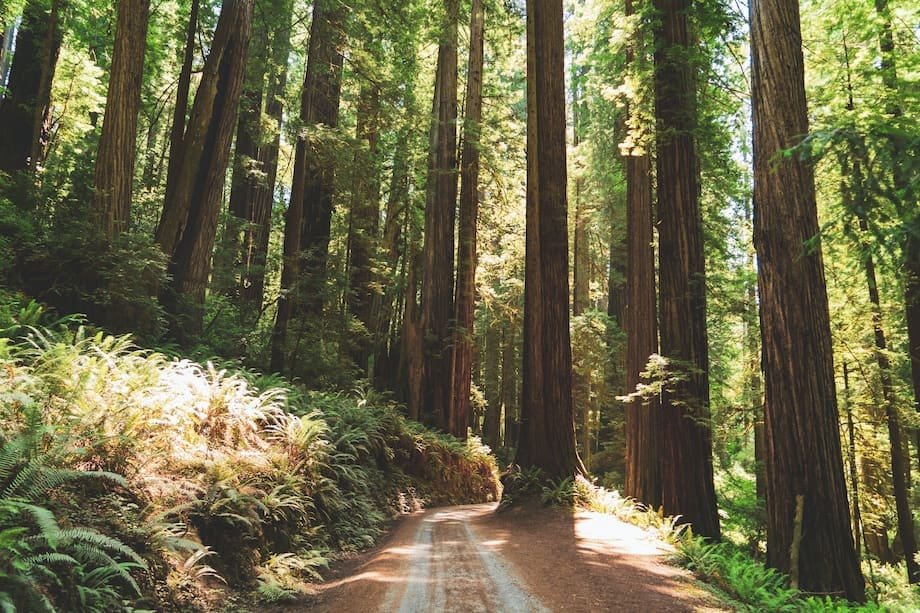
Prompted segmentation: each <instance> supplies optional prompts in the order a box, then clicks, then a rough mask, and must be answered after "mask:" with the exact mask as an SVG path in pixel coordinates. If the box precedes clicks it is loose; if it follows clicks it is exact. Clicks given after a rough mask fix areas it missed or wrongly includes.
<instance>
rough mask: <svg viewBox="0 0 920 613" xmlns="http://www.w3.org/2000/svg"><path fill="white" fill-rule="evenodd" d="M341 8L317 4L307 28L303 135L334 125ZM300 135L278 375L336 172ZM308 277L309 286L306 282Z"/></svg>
mask: <svg viewBox="0 0 920 613" xmlns="http://www.w3.org/2000/svg"><path fill="white" fill-rule="evenodd" d="M343 19H344V7H343V6H342V5H341V3H339V2H337V1H335V0H315V2H314V4H313V23H312V24H311V26H310V48H309V51H308V54H307V70H306V73H305V75H304V82H303V89H302V90H301V98H300V121H301V124H302V126H303V128H304V129H309V128H310V127H311V126H315V125H318V124H321V125H326V126H330V127H334V126H335V125H337V123H338V110H339V97H340V88H341V73H342V60H343V56H342V51H343V50H342V46H343V45H344V35H343V30H342V27H341V26H342V21H343ZM307 137H308V135H307V134H306V133H305V132H301V134H300V137H299V138H298V139H297V147H296V150H295V154H294V179H293V183H292V185H291V200H290V204H289V205H288V209H287V213H286V214H285V226H284V263H283V267H282V271H281V296H280V297H279V298H278V313H277V315H276V317H275V327H274V331H273V333H272V341H271V369H272V370H273V371H275V372H282V371H283V370H284V369H285V368H286V367H287V366H289V364H287V362H288V360H287V333H288V324H289V323H290V320H291V317H292V315H293V313H294V311H295V306H298V305H299V306H300V308H303V305H302V304H299V303H302V302H303V298H305V297H306V293H307V292H314V293H315V292H318V291H319V290H320V289H321V287H319V284H318V283H317V282H316V281H317V279H316V277H317V275H319V274H321V272H322V270H324V269H325V262H326V259H325V254H326V252H327V250H328V246H329V229H330V223H331V221H332V195H333V192H332V190H333V180H334V166H333V165H331V160H317V159H316V156H315V155H313V153H311V147H309V146H308V142H307ZM305 276H308V277H310V279H309V281H310V282H309V283H307V282H305V280H304V277H305ZM309 299H310V301H311V308H309V309H308V311H309V312H311V313H313V314H316V313H315V311H316V305H317V303H318V304H319V306H320V307H321V306H322V299H321V297H320V296H318V295H311V296H309Z"/></svg>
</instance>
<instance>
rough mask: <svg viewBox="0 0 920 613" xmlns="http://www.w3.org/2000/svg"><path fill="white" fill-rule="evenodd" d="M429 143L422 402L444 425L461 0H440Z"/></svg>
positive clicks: (447, 406) (447, 407) (447, 392)
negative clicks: (441, 16)
mask: <svg viewBox="0 0 920 613" xmlns="http://www.w3.org/2000/svg"><path fill="white" fill-rule="evenodd" d="M444 9H445V12H444V17H443V22H442V26H441V32H440V36H441V38H440V44H439V46H438V67H437V71H436V76H435V79H436V83H435V94H434V103H433V105H432V126H431V133H430V135H431V140H430V143H429V146H430V150H429V165H428V186H427V190H428V198H427V201H426V205H425V243H424V247H423V254H424V256H423V257H424V263H423V266H422V269H423V270H422V273H423V276H422V304H421V325H422V343H423V351H424V355H425V360H424V363H423V368H424V372H423V384H422V389H423V394H424V396H423V400H422V403H423V407H424V409H425V410H426V411H428V412H429V414H430V417H431V418H432V419H433V421H434V423H436V424H438V425H439V426H441V427H442V428H444V429H447V427H448V412H449V411H450V404H451V398H450V394H451V385H450V381H451V373H450V366H451V359H450V356H451V349H450V346H449V343H450V339H451V334H450V320H451V318H452V317H453V315H454V306H453V298H454V229H455V226H456V208H457V29H458V28H457V21H458V13H459V10H460V2H459V0H444Z"/></svg>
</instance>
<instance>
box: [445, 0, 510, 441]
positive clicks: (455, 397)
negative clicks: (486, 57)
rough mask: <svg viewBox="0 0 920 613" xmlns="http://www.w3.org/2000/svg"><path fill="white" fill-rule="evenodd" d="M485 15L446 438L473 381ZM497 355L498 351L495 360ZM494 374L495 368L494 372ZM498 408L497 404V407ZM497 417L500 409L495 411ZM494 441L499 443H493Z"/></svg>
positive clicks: (462, 426) (473, 17)
mask: <svg viewBox="0 0 920 613" xmlns="http://www.w3.org/2000/svg"><path fill="white" fill-rule="evenodd" d="M484 27H485V9H484V8H483V5H482V0H473V5H472V12H471V14H470V59H469V70H468V72H467V84H466V117H465V120H464V127H463V154H462V156H461V168H460V230H459V247H458V250H457V291H456V300H455V315H454V340H453V343H452V347H451V349H452V352H453V355H452V361H453V364H452V366H451V373H450V374H451V391H450V403H451V404H450V413H449V418H448V432H450V433H451V434H453V435H454V436H456V437H458V438H461V439H465V438H466V435H467V427H468V426H469V422H470V414H471V409H470V388H471V385H472V376H473V313H474V309H475V306H476V262H477V258H476V229H477V228H476V226H477V222H478V219H479V133H480V129H479V128H480V123H481V121H482V69H483V67H482V63H483V48H484V41H483V30H484ZM497 353H498V350H497V349H496V355H497ZM496 370H497V368H496ZM496 404H497V403H496ZM495 410H496V411H498V407H497V406H496V407H495ZM496 439H497V437H496Z"/></svg>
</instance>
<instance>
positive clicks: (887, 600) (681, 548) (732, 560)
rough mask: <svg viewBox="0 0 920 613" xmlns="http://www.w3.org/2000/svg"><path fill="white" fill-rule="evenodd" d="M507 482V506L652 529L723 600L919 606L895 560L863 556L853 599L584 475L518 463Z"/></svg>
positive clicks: (799, 607) (797, 607) (738, 605)
mask: <svg viewBox="0 0 920 613" xmlns="http://www.w3.org/2000/svg"><path fill="white" fill-rule="evenodd" d="M504 484H505V488H506V489H505V496H504V497H503V499H502V503H503V505H504V504H505V502H506V500H508V493H509V492H511V493H512V495H513V496H515V497H516V498H517V500H521V499H524V498H527V499H530V500H534V501H536V500H539V502H540V503H541V504H543V505H553V506H562V507H575V508H579V509H584V510H587V511H593V512H596V513H602V514H605V515H612V516H615V517H617V518H618V519H620V520H622V521H624V522H627V523H630V524H633V525H635V526H638V527H640V528H642V529H644V530H646V531H648V532H649V533H651V534H652V535H653V536H654V537H655V538H657V539H659V540H661V541H662V542H664V543H666V544H668V545H670V546H671V547H672V553H671V555H670V558H669V561H670V562H671V563H673V564H675V565H678V566H681V567H683V568H686V569H687V570H689V571H691V572H692V573H693V574H694V576H695V577H696V578H697V579H699V580H700V581H702V582H703V583H704V584H705V585H706V587H707V588H708V589H709V590H710V591H712V592H713V593H714V594H715V595H716V596H717V597H718V599H719V600H720V601H721V602H723V603H724V604H725V605H727V606H729V607H731V608H732V609H734V610H737V611H750V612H752V613H753V612H756V611H771V612H774V611H775V612H784V611H790V612H791V611H795V612H815V613H817V612H823V613H831V612H841V613H843V612H865V613H868V612H873V611H892V612H904V613H908V612H910V611H915V610H917V609H916V607H917V605H916V603H917V602H918V595H917V593H916V588H915V587H913V586H910V585H909V584H908V583H907V581H906V580H905V577H904V572H903V569H902V568H898V567H897V566H879V565H878V564H877V563H873V562H872V561H870V560H866V561H864V562H863V572H864V573H865V576H866V578H867V601H868V602H867V604H856V603H851V602H847V601H845V600H839V599H833V598H830V597H829V596H822V595H815V594H808V593H806V592H803V591H801V590H799V589H797V588H795V587H792V586H791V585H790V583H791V582H790V579H789V577H788V576H787V575H784V574H782V573H780V572H778V571H776V570H775V569H772V568H768V567H767V566H766V565H765V564H764V562H763V559H762V558H763V555H762V552H760V551H759V550H757V549H755V550H753V551H752V550H751V549H750V547H749V545H750V544H749V543H747V542H742V541H733V540H732V539H730V538H726V539H725V540H723V541H722V542H719V543H713V542H711V541H709V540H708V539H706V538H704V537H701V536H698V535H695V534H694V533H693V530H692V527H691V526H689V525H688V524H685V523H681V521H680V518H678V517H669V516H666V515H664V514H663V513H661V511H660V510H655V509H651V508H648V507H647V506H645V505H642V504H640V503H637V502H636V501H635V500H633V499H631V498H627V497H624V496H622V495H621V494H620V493H619V492H618V491H617V490H610V489H607V488H605V487H602V486H598V485H596V484H595V483H592V482H590V481H588V480H587V479H585V478H583V477H577V478H566V479H562V480H556V479H550V478H547V476H546V475H545V474H543V473H542V472H541V471H539V470H532V469H528V470H515V471H514V472H512V473H509V474H508V475H507V476H506V477H505V479H504ZM509 502H510V501H509ZM724 519H725V520H726V524H727V526H732V527H736V528H738V526H737V525H736V524H738V523H739V522H738V520H734V521H732V518H728V517H726V518H724ZM740 522H741V523H745V520H740ZM740 533H741V531H740V530H739V532H738V534H740Z"/></svg>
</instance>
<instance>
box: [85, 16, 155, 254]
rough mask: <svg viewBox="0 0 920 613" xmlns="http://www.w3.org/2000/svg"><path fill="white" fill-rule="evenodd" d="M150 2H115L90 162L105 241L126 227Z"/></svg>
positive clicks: (100, 225) (97, 213)
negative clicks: (109, 62)
mask: <svg viewBox="0 0 920 613" xmlns="http://www.w3.org/2000/svg"><path fill="white" fill-rule="evenodd" d="M149 14H150V0H120V2H119V3H118V25H117V26H116V29H115V50H114V52H113V54H112V70H111V76H110V77H109V89H108V95H107V96H106V105H105V119H104V120H103V122H102V136H101V137H100V140H99V151H98V153H97V156H96V177H95V187H96V194H95V198H94V199H93V209H94V213H95V215H96V220H97V221H96V223H97V225H98V227H99V229H100V230H101V231H102V234H103V235H104V236H105V237H107V238H108V239H110V240H111V239H113V238H115V237H116V236H117V235H118V234H120V233H121V232H122V231H124V230H126V229H127V228H128V226H129V224H130V223H131V196H132V189H133V185H134V164H135V158H136V146H137V114H138V111H139V110H140V104H141V85H142V84H143V79H144V51H145V50H146V49H147V21H148V17H149Z"/></svg>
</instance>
